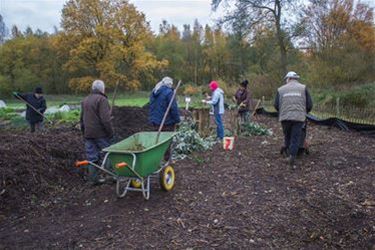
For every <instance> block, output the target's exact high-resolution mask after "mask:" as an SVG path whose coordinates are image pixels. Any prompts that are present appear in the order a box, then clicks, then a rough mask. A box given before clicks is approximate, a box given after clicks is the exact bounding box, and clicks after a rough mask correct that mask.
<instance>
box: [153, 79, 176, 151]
mask: <svg viewBox="0 0 375 250" xmlns="http://www.w3.org/2000/svg"><path fill="white" fill-rule="evenodd" d="M180 84H181V80H180V81H178V83H177V86H176V88H175V89H174V92H173V95H172V98H171V100H170V102H169V104H168V107H167V110H166V111H165V113H164V117H163V120H161V124H160V127H159V130H158V134H157V136H156V144H158V142H159V136H160V132H161V130H162V129H163V126H164V122H165V120H166V119H167V116H168V113H169V110H170V109H171V107H172V103H173V100H174V98H175V96H176V93H177V89H178V87H180Z"/></svg>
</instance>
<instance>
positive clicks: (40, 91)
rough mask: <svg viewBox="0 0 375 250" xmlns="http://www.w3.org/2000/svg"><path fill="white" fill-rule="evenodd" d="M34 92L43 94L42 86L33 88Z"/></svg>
mask: <svg viewBox="0 0 375 250" xmlns="http://www.w3.org/2000/svg"><path fill="white" fill-rule="evenodd" d="M34 93H35V94H43V89H42V87H36V88H35V90H34Z"/></svg>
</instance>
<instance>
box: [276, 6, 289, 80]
mask: <svg viewBox="0 0 375 250" xmlns="http://www.w3.org/2000/svg"><path fill="white" fill-rule="evenodd" d="M275 5H276V11H275V24H276V36H277V41H278V44H279V48H280V63H281V70H282V73H283V74H284V75H285V74H286V73H287V65H288V61H287V54H286V46H285V39H284V34H283V31H282V30H281V24H280V20H281V4H280V1H279V0H276V2H275Z"/></svg>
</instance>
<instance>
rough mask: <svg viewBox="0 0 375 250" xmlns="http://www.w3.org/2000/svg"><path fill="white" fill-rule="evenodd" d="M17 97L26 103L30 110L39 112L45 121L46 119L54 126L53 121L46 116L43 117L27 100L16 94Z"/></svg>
mask: <svg viewBox="0 0 375 250" xmlns="http://www.w3.org/2000/svg"><path fill="white" fill-rule="evenodd" d="M16 96H17V97H18V99H19V100H21V101H23V102H24V103H26V105H28V106H29V107H30V108H32V109H33V110H34V111H35V112H37V113H38V114H39V115H40V116H42V117H43V118H44V119H46V120H47V121H48V122H49V123H50V124H53V121H51V120H50V119H48V118H47V117H46V116H45V115H43V114H42V113H41V112H40V111H39V110H37V109H36V108H35V107H34V106H33V105H31V104H30V103H29V102H28V101H26V100H25V99H23V98H22V96H20V95H19V94H16Z"/></svg>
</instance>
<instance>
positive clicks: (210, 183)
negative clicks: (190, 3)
mask: <svg viewBox="0 0 375 250" xmlns="http://www.w3.org/2000/svg"><path fill="white" fill-rule="evenodd" d="M257 119H258V122H260V123H262V124H264V125H266V126H267V127H270V128H272V129H273V132H274V134H273V135H272V136H253V137H246V138H238V140H237V141H236V142H235V149H234V150H233V151H224V150H223V149H222V148H221V146H220V145H219V144H217V145H216V146H215V147H214V148H213V149H212V150H210V151H208V152H202V153H194V154H193V155H192V156H191V157H190V158H189V159H185V160H182V161H179V162H177V163H175V164H174V167H175V170H176V177H177V185H176V187H175V189H174V190H172V191H171V192H169V193H166V192H164V191H162V190H161V189H160V187H159V183H158V180H157V179H156V180H155V183H153V184H152V193H151V198H150V200H149V201H145V200H144V199H143V197H142V195H141V194H140V193H130V194H129V195H127V196H126V197H124V198H121V199H118V198H116V194H115V186H114V185H113V184H109V183H108V184H104V185H101V186H96V187H92V186H89V185H87V184H86V183H85V181H84V180H83V178H82V176H81V174H80V171H79V170H77V169H76V168H74V167H73V163H74V161H75V160H79V159H84V151H83V142H82V138H81V135H80V132H79V131H78V130H76V129H74V128H60V129H50V130H48V131H47V132H46V133H44V134H34V135H31V134H29V133H28V132H14V131H7V130H1V131H0V132H1V133H0V141H1V143H0V171H1V175H0V181H1V183H0V193H1V195H0V209H1V210H0V248H1V249H13V248H16V249H19V248H37V249H41V248H81V247H82V248H88V249H95V248H122V249H129V248H130V249H145V248H158V249H166V248H167V249H187V248H193V249H194V248H201V249H207V248H219V249H228V248H231V249H237V248H246V249H248V248H292V249H297V248H299V249H300V248H302V249H321V248H351V249H373V248H374V247H375V226H374V225H375V178H374V176H375V154H374V152H375V140H374V138H369V137H365V136H362V135H359V134H358V133H347V132H341V131H338V130H336V129H329V128H326V127H321V126H314V125H313V124H309V127H308V137H309V139H310V154H309V155H304V156H302V157H301V158H300V159H298V161H297V169H290V168H289V167H288V166H287V164H286V161H285V159H283V157H282V156H281V155H280V154H279V149H280V146H281V145H282V133H281V129H280V125H279V123H278V122H277V120H276V119H275V118H269V117H265V116H259V117H258V118H257ZM114 124H115V131H116V133H117V136H118V137H117V138H118V139H121V138H126V137H127V136H129V135H131V134H133V133H136V132H138V131H144V130H152V127H150V126H148V125H147V110H144V109H140V108H138V109H137V108H117V109H115V110H114Z"/></svg>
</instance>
